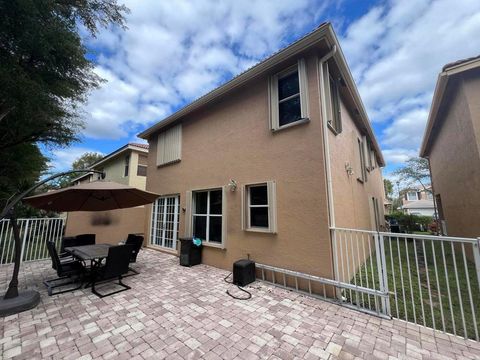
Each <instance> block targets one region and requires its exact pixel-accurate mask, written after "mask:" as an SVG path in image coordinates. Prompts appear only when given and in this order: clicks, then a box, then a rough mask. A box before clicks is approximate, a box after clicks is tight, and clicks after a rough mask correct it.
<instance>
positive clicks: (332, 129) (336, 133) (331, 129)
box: [327, 122, 340, 136]
mask: <svg viewBox="0 0 480 360" xmlns="http://www.w3.org/2000/svg"><path fill="white" fill-rule="evenodd" d="M327 127H328V128H329V129H330V131H331V132H332V133H333V135H335V136H337V135H339V134H340V133H339V132H338V131H337V130H335V128H334V127H333V126H332V125H331V124H330V122H327Z"/></svg>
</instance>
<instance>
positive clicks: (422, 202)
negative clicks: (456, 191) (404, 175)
mask: <svg viewBox="0 0 480 360" xmlns="http://www.w3.org/2000/svg"><path fill="white" fill-rule="evenodd" d="M400 198H401V199H402V206H401V208H400V209H401V210H402V211H403V213H405V214H409V215H422V216H432V217H433V216H434V215H435V205H434V203H433V194H432V187H431V186H430V185H429V186H426V189H424V188H423V187H422V188H419V189H416V188H409V189H404V190H401V191H400Z"/></svg>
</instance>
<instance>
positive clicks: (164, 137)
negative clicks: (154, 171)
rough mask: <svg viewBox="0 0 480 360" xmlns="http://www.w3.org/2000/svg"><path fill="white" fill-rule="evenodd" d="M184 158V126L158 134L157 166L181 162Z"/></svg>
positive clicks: (177, 126) (180, 125)
mask: <svg viewBox="0 0 480 360" xmlns="http://www.w3.org/2000/svg"><path fill="white" fill-rule="evenodd" d="M181 157H182V124H179V125H176V126H174V127H171V128H170V129H168V130H165V131H162V132H161V133H160V134H158V139H157V166H161V165H166V164H170V163H173V162H176V161H180V160H181Z"/></svg>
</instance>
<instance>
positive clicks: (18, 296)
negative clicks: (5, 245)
mask: <svg viewBox="0 0 480 360" xmlns="http://www.w3.org/2000/svg"><path fill="white" fill-rule="evenodd" d="M79 172H94V173H99V174H102V178H103V177H105V175H104V173H103V172H100V171H96V170H72V171H66V172H63V173H60V174H57V175H53V176H50V177H49V178H47V179H44V180H42V181H40V182H39V183H37V184H35V185H34V186H32V187H31V188H30V189H28V190H26V191H24V192H23V193H21V194H20V195H17V197H15V198H14V199H13V200H12V201H11V202H9V203H7V205H6V206H5V208H4V209H3V211H2V213H1V214H0V220H2V219H4V218H5V217H7V216H9V218H10V224H11V226H12V230H13V238H14V241H15V262H14V265H13V274H12V280H11V281H10V284H9V285H8V290H7V292H6V293H5V295H4V296H3V297H2V298H0V317H4V316H9V315H13V314H17V313H19V312H22V311H25V310H29V309H32V308H34V307H35V306H37V305H38V303H39V302H40V293H39V292H38V291H35V290H25V291H23V292H20V293H19V292H18V274H19V272H20V264H21V260H22V259H21V256H22V242H21V241H20V231H19V229H18V224H17V219H16V217H15V206H16V205H17V204H18V203H19V202H20V201H21V200H22V199H23V198H24V197H25V196H27V195H28V194H29V193H30V192H32V191H33V190H35V189H36V188H38V187H39V186H41V185H43V184H45V183H46V182H48V181H50V180H53V179H55V178H58V177H61V176H64V175H67V174H73V173H79Z"/></svg>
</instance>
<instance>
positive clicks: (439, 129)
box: [420, 56, 480, 237]
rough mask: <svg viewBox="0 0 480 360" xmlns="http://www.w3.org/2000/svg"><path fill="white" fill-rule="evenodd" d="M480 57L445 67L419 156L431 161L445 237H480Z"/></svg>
mask: <svg viewBox="0 0 480 360" xmlns="http://www.w3.org/2000/svg"><path fill="white" fill-rule="evenodd" d="M479 99H480V56H478V57H475V58H470V59H465V60H460V61H457V62H454V63H451V64H448V65H445V66H444V67H443V70H442V72H441V73H440V75H439V76H438V80H437V85H436V87H435V92H434V95H433V100H432V105H431V108H430V114H429V116H428V123H427V127H426V130H425V135H424V137H423V143H422V146H421V149H420V156H421V157H424V158H426V159H428V160H429V162H430V168H431V173H432V185H433V190H434V194H435V201H436V204H437V209H438V216H439V218H440V220H441V222H442V224H443V230H444V233H448V235H452V236H467V237H478V236H480V221H479V214H480V101H479Z"/></svg>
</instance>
